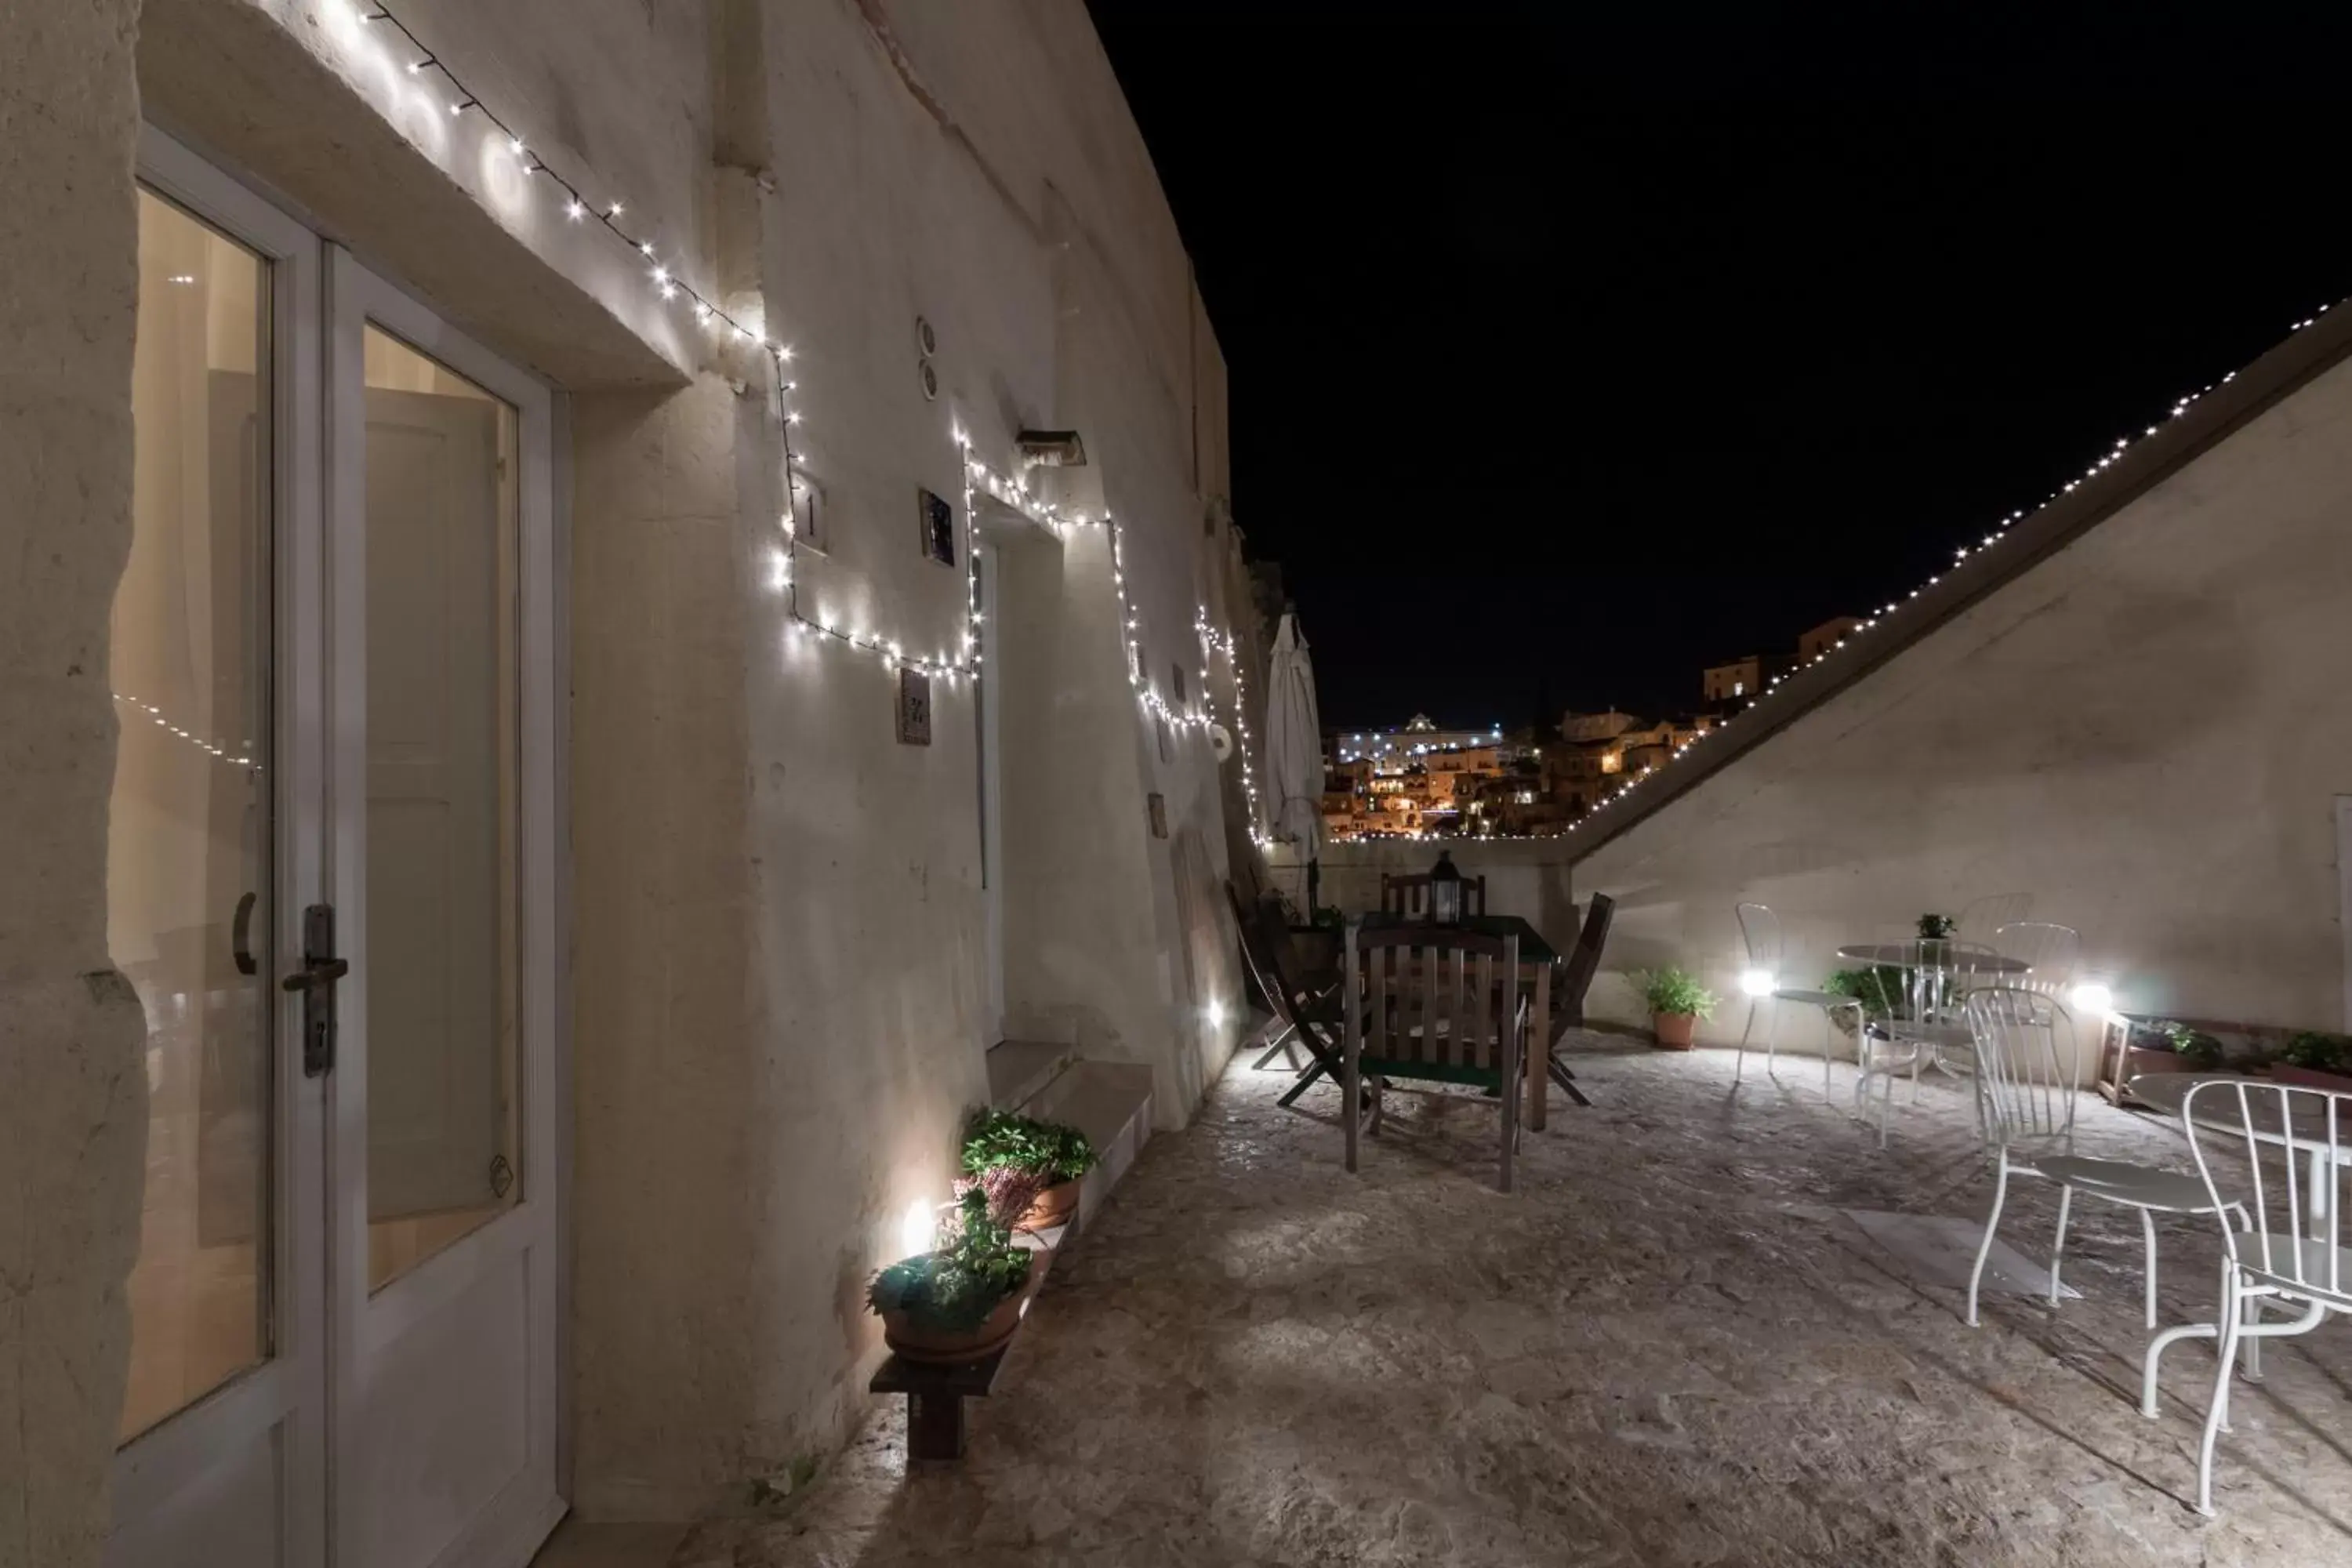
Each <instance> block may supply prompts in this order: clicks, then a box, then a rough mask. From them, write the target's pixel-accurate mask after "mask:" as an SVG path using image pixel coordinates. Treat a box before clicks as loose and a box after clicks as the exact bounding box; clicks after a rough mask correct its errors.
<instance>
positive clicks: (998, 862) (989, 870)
mask: <svg viewBox="0 0 2352 1568" xmlns="http://www.w3.org/2000/svg"><path fill="white" fill-rule="evenodd" d="M970 545H971V551H972V552H973V554H974V555H975V556H976V557H977V558H978V559H977V562H976V563H975V568H974V569H975V570H976V571H977V572H978V574H979V575H980V605H979V608H980V640H979V643H978V645H977V647H975V648H974V650H973V651H974V652H976V653H979V654H981V656H982V659H981V664H980V668H978V669H977V670H976V671H975V672H974V676H973V679H972V698H973V701H972V710H973V712H974V713H975V714H976V715H977V717H978V719H979V721H980V725H979V730H980V732H979V735H978V737H977V740H978V742H979V747H980V879H981V887H982V907H983V910H984V911H985V921H986V925H985V935H986V946H985V951H984V952H983V953H982V962H983V963H986V964H987V966H988V973H987V976H986V979H987V992H988V1022H987V1027H988V1038H987V1039H985V1040H983V1041H982V1042H981V1043H982V1045H983V1046H985V1047H994V1046H995V1045H996V1044H997V1042H998V1041H1000V1040H1002V1039H1003V1038H1004V660H1003V658H1002V657H1001V655H1002V652H1003V648H1002V647H1001V645H1000V644H999V642H998V637H997V628H998V627H999V626H1003V624H1004V623H1003V621H1001V620H1000V619H998V618H997V614H996V606H997V602H998V587H997V582H998V579H999V577H1000V576H1002V574H1003V569H1004V552H1003V551H1002V550H1001V549H999V548H998V547H997V544H996V542H995V541H994V540H992V539H989V538H986V537H985V536H983V535H982V532H981V529H980V520H979V519H978V518H976V517H975V518H973V519H971V539H970Z"/></svg>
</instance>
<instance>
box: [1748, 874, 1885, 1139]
mask: <svg viewBox="0 0 2352 1568" xmlns="http://www.w3.org/2000/svg"><path fill="white" fill-rule="evenodd" d="M1732 913H1733V914H1735V915H1736V916H1738V920H1739V940H1740V942H1741V943H1742V944H1743V945H1744V946H1746V948H1747V950H1748V968H1747V970H1746V972H1745V973H1742V974H1741V975H1740V977H1739V988H1740V990H1741V991H1743V992H1745V993H1746V994H1747V995H1748V1022H1747V1024H1746V1026H1743V1027H1742V1028H1741V1029H1740V1031H1739V1056H1738V1059H1737V1060H1736V1061H1735V1062H1734V1063H1733V1065H1732V1069H1731V1081H1732V1084H1733V1086H1734V1087H1735V1088H1736V1087H1738V1083H1739V1079H1740V1077H1741V1075H1742V1074H1743V1073H1745V1072H1746V1071H1747V1070H1748V1035H1749V1034H1750V1033H1751V1032H1752V1031H1753V1030H1754V1029H1755V1027H1756V1008H1757V1006H1758V1005H1759V1004H1760V1003H1762V1002H1765V1001H1768V1000H1769V1002H1770V1003H1771V1004H1772V1024H1771V1026H1770V1027H1769V1028H1768V1029H1766V1030H1765V1031H1764V1071H1765V1073H1766V1074H1767V1075H1768V1076H1769V1077H1770V1078H1772V1079H1776V1080H1777V1079H1779V1078H1780V1073H1779V1072H1778V1071H1777V1070H1776V1069H1775V1068H1774V1065H1773V1053H1774V1052H1775V1051H1776V1050H1777V1049H1778V1048H1779V1047H1780V1004H1781V1003H1783V1002H1794V1003H1796V1004H1798V1005H1801V1006H1805V1007H1818V1008H1820V1009H1821V1010H1822V1093H1823V1094H1827V1093H1829V1091H1830V1058H1831V1056H1832V1054H1833V1049H1832V1047H1834V1045H1835V1041H1833V1040H1832V1038H1831V1034H1832V1027H1831V1026H1832V1022H1833V1021H1834V1019H1835V1017H1836V1016H1837V1014H1838V1013H1839V1012H1840V1011H1841V1010H1843V1009H1844V1008H1848V1007H1851V1008H1853V1011H1854V1016H1855V1019H1856V1026H1855V1031H1854V1032H1855V1034H1856V1035H1857V1036H1859V1035H1860V1033H1861V1027H1860V1019H1861V1016H1862V1004H1861V1003H1860V1002H1859V1001H1857V1000H1856V999H1855V998H1853V997H1852V996H1840V995H1838V994H1836V993H1835V992H1832V991H1807V990H1804V989H1801V988H1800V987H1797V986H1791V985H1783V984H1780V959H1781V955H1782V952H1783V951H1784V950H1783V948H1782V945H1781V936H1780V916H1779V915H1776V914H1774V913H1773V912H1772V910H1771V907H1770V906H1769V905H1768V904H1756V903H1744V904H1738V905H1735V906H1734V907H1733V910H1732Z"/></svg>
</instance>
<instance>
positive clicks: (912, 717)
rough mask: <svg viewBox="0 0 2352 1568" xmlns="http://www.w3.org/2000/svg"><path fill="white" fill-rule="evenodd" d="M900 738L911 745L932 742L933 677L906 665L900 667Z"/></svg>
mask: <svg viewBox="0 0 2352 1568" xmlns="http://www.w3.org/2000/svg"><path fill="white" fill-rule="evenodd" d="M898 739H899V740H900V741H901V742H904V743H905V744H907V745H909V746H928V745H929V744H930V743H931V678H930V677H929V676H928V675H925V674H924V673H923V672H922V671H921V670H919V669H908V668H906V667H905V666H904V665H901V666H900V667H899V668H898Z"/></svg>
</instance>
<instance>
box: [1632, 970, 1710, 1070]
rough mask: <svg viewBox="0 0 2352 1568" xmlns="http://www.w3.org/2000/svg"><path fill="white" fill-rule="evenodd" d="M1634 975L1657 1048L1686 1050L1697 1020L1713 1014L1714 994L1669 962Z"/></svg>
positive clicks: (1694, 1031) (1690, 975)
mask: <svg viewBox="0 0 2352 1568" xmlns="http://www.w3.org/2000/svg"><path fill="white" fill-rule="evenodd" d="M1634 978H1635V982H1636V984H1639V985H1640V986H1641V987H1642V999H1643V1001H1645V1002H1647V1003H1648V1004H1649V1005H1650V1026H1651V1027H1652V1028H1653V1029H1654V1030H1656V1031H1657V1036H1658V1047H1659V1048H1660V1049H1661V1050H1668V1051H1686V1050H1688V1049H1690V1048H1691V1037H1692V1035H1693V1034H1695V1033H1696V1031H1697V1029H1698V1021H1699V1020H1700V1019H1701V1018H1712V1017H1714V1016H1715V993H1714V992H1712V991H1709V990H1708V989H1707V988H1706V986H1704V985H1701V984H1699V983H1698V976H1696V975H1695V974H1693V973H1691V972H1690V971H1689V970H1687V969H1683V968H1680V967H1677V966H1676V965H1675V964H1671V963H1670V964H1668V965H1666V967H1665V968H1664V969H1659V970H1654V971H1652V972H1650V973H1646V974H1641V975H1636V976H1635V977H1634Z"/></svg>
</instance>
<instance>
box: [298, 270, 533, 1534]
mask: <svg viewBox="0 0 2352 1568" xmlns="http://www.w3.org/2000/svg"><path fill="white" fill-rule="evenodd" d="M327 293H328V300H329V333H328V340H327V353H326V366H327V388H328V398H327V408H328V426H327V428H328V441H327V449H328V453H329V464H328V500H327V518H328V533H329V539H330V547H329V551H328V578H329V595H330V602H331V605H332V610H331V616H330V621H331V627H330V636H329V642H330V655H329V664H330V668H331V670H332V672H333V673H332V679H331V682H330V687H329V690H328V694H327V696H328V703H329V708H330V710H331V718H330V733H331V736H332V742H331V745H330V748H329V759H328V774H329V796H330V809H329V812H328V821H329V824H330V827H329V831H330V834H331V849H330V854H329V861H330V865H331V875H332V878H333V886H334V898H333V900H332V902H333V903H334V906H335V909H336V911H337V931H336V941H337V943H338V945H339V946H340V947H341V949H342V950H343V952H345V953H347V954H348V955H349V956H350V959H351V963H352V971H351V974H350V977H349V978H348V979H347V980H346V981H344V982H343V983H342V984H341V986H340V987H339V990H340V991H341V995H340V996H339V997H338V999H337V1005H338V1009H339V1013H340V1017H339V1040H338V1045H337V1052H336V1062H335V1068H334V1071H333V1073H332V1075H331V1082H330V1087H329V1093H328V1103H329V1117H330V1124H329V1129H328V1144H327V1166H328V1172H327V1175H328V1193H329V1212H328V1226H329V1232H330V1241H329V1273H328V1281H327V1291H326V1298H327V1301H326V1305H327V1313H328V1321H329V1323H330V1326H331V1335H330V1345H331V1357H330V1369H331V1370H330V1378H329V1384H330V1390H331V1402H332V1405H333V1408H334V1429H335V1436H334V1455H335V1479H334V1491H333V1500H334V1508H333V1534H334V1542H335V1547H336V1552H335V1557H334V1561H335V1563H337V1565H338V1568H428V1565H429V1568H474V1565H476V1564H480V1565H482V1568H514V1565H519V1564H520V1563H523V1562H525V1561H527V1560H528V1558H529V1557H530V1552H531V1551H532V1550H533V1549H534V1548H535V1547H537V1545H538V1544H539V1542H540V1541H541V1539H543V1538H544V1537H545V1535H546V1533H547V1531H549V1530H551V1529H552V1528H553V1526H554V1524H555V1521H556V1519H557V1518H558V1517H559V1516H560V1515H561V1513H562V1502H561V1500H560V1499H559V1497H558V1494H557V1486H556V1459H555V1415H556V1367H555V1358H554V1352H555V1345H556V1300H555V1294H556V1246H557V1239H558V1235H559V1228H558V1224H557V1209H558V1194H559V1192H560V1186H561V1173H559V1171H558V1169H557V1165H556V1158H555V1149H556V1135H555V1130H556V1118H555V1104H554V1099H555V1083H556V1075H555V1070H554V1068H555V1053H556V1044H555V1033H554V1020H555V1011H556V1008H555V973H556V964H555V951H554V936H555V930H554V927H555V921H554V912H555V850H556V841H555V834H554V806H553V801H554V794H555V773H554V769H555V755H556V753H555V701H556V690H557V689H556V684H555V666H554V642H553V625H554V617H553V600H552V588H553V583H552V573H551V564H552V562H553V559H554V552H553V543H552V535H553V511H552V507H551V498H550V481H551V472H550V461H549V421H550V411H549V398H548V394H547V391H546V388H545V387H544V386H542V385H541V384H539V383H538V382H536V381H534V380H532V379H531V378H530V377H529V376H527V375H525V374H521V373H520V372H519V371H517V370H515V369H514V368H513V367H511V366H509V365H508V364H507V363H505V362H504V361H502V360H500V359H499V358H497V357H496V356H495V355H493V354H491V353H488V351H486V350H484V349H483V348H482V347H481V346H480V345H479V344H478V343H475V342H473V341H472V340H470V339H468V338H467V337H465V336H464V335H463V334H461V333H459V332H457V331H455V330H453V329H452V328H450V327H449V326H448V325H447V324H446V322H444V321H442V320H441V319H440V318H439V317H438V316H437V315H436V314H434V313H433V312H432V311H431V310H427V309H425V307H424V306H422V305H420V304H418V303H417V302H416V301H415V300H411V299H410V298H408V297H407V296H406V295H404V294H403V293H401V292H400V291H398V290H397V289H394V288H392V287H391V286H390V285H388V284H386V283H385V282H383V280H382V279H379V278H377V277H376V276H375V275H374V274H373V273H371V272H369V271H368V270H367V269H366V268H363V267H362V266H361V265H360V264H359V263H357V262H356V261H354V260H353V259H352V257H351V256H350V255H349V254H348V253H347V252H344V251H342V250H341V249H339V248H336V247H329V251H328V276H327Z"/></svg>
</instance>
